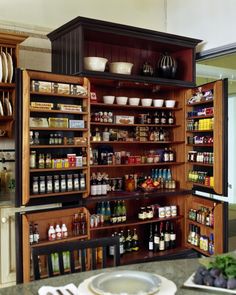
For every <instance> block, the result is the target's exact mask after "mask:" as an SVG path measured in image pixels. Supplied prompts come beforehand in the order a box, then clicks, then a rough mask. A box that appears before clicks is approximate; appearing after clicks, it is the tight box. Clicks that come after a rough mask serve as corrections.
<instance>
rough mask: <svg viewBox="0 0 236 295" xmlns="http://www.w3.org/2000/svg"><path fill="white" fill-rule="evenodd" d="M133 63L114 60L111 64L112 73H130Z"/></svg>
mask: <svg viewBox="0 0 236 295" xmlns="http://www.w3.org/2000/svg"><path fill="white" fill-rule="evenodd" d="M132 67H133V64H132V63H130V62H112V63H110V64H109V71H110V73H114V74H124V75H130V74H131V70H132Z"/></svg>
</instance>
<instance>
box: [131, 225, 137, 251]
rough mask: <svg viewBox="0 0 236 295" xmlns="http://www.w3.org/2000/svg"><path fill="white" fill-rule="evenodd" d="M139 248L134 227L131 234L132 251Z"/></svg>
mask: <svg viewBox="0 0 236 295" xmlns="http://www.w3.org/2000/svg"><path fill="white" fill-rule="evenodd" d="M138 250H139V240H138V234H137V230H136V228H134V232H133V236H132V251H138Z"/></svg>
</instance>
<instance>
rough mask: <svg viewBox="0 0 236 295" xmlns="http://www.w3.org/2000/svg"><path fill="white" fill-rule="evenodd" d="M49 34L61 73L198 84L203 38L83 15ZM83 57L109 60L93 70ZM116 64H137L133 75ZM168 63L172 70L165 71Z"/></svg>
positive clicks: (54, 62) (54, 64)
mask: <svg viewBox="0 0 236 295" xmlns="http://www.w3.org/2000/svg"><path fill="white" fill-rule="evenodd" d="M48 37H49V39H50V40H51V42H52V70H53V72H56V73H61V74H76V75H82V76H87V77H93V76H96V77H98V76H100V77H103V78H111V79H115V80H130V81H136V82H140V83H141V82H144V83H150V84H154V85H155V84H166V85H168V84H171V85H172V86H174V85H175V86H183V87H191V86H194V85H195V47H196V46H197V44H198V43H199V42H201V40H198V39H192V38H187V37H182V36H176V35H172V34H167V33H162V32H157V31H152V30H147V29H142V28H137V27H132V26H126V25H121V24H116V23H111V22H105V21H100V20H94V19H89V18H84V17H77V18H75V19H74V20H72V21H70V22H68V23H67V24H65V25H63V26H61V27H60V28H58V29H56V30H55V31H53V32H51V33H50V34H48ZM84 57H103V58H106V59H107V60H108V62H107V64H106V67H105V70H104V71H91V70H88V68H87V67H85V64H84ZM114 62H129V63H132V64H133V67H132V70H131V74H128V75H127V74H120V73H117V72H116V73H114V72H113V73H111V67H110V64H111V63H114ZM169 66H170V70H171V73H168V74H166V70H168V67H169ZM161 69H164V71H161Z"/></svg>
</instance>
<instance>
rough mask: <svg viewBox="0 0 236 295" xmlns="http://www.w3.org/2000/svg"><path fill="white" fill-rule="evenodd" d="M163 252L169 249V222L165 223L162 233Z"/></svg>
mask: <svg viewBox="0 0 236 295" xmlns="http://www.w3.org/2000/svg"><path fill="white" fill-rule="evenodd" d="M164 241H165V250H167V249H169V248H170V229H169V221H166V224H165V232H164Z"/></svg>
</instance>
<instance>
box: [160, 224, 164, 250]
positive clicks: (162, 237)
mask: <svg viewBox="0 0 236 295" xmlns="http://www.w3.org/2000/svg"><path fill="white" fill-rule="evenodd" d="M159 250H160V251H164V250H165V237H164V232H163V222H161V224H160V243H159Z"/></svg>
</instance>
